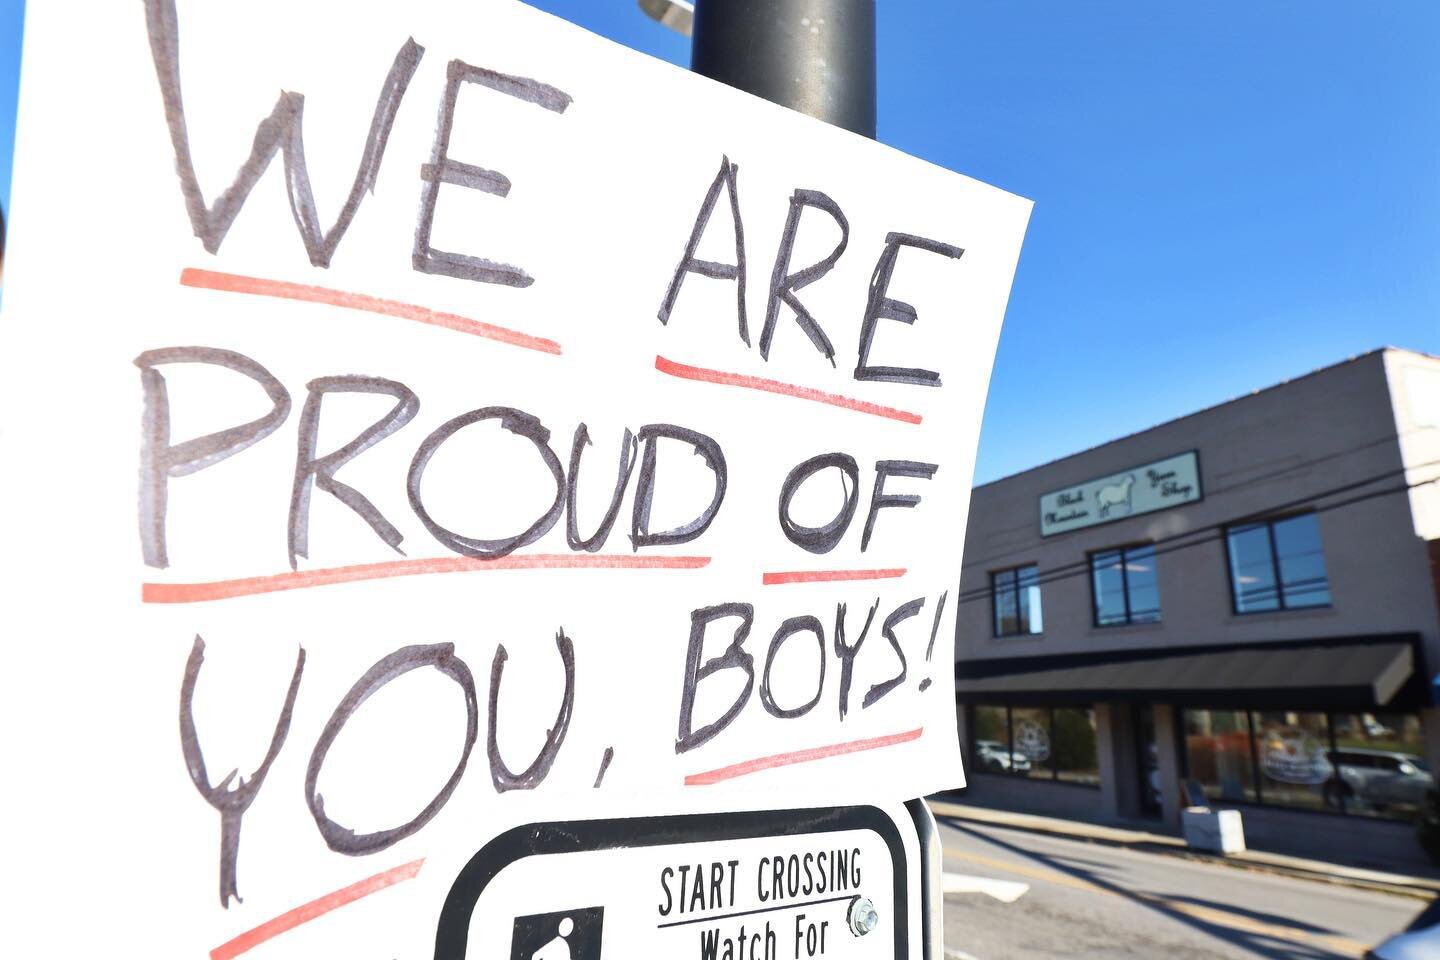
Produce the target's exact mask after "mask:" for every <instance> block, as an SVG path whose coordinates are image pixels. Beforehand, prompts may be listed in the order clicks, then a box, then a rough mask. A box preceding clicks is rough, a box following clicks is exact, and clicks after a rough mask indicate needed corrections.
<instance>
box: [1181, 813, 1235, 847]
mask: <svg viewBox="0 0 1440 960" xmlns="http://www.w3.org/2000/svg"><path fill="white" fill-rule="evenodd" d="M1180 820H1181V824H1182V825H1183V827H1184V829H1185V842H1186V843H1187V844H1189V845H1190V846H1191V847H1193V848H1194V849H1196V850H1208V851H1210V852H1211V853H1227V854H1228V853H1243V852H1244V851H1245V828H1244V825H1243V824H1242V823H1241V821H1240V811H1239V810H1211V809H1210V808H1209V807H1186V808H1185V809H1184V810H1183V811H1182V812H1181V814H1180Z"/></svg>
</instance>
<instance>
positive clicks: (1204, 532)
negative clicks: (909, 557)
mask: <svg viewBox="0 0 1440 960" xmlns="http://www.w3.org/2000/svg"><path fill="white" fill-rule="evenodd" d="M1432 466H1440V460H1431V461H1428V462H1426V463H1420V464H1415V465H1414V466H1411V467H1405V468H1402V469H1400V470H1391V471H1387V472H1385V473H1381V474H1376V475H1375V476H1373V477H1368V478H1366V479H1364V480H1359V481H1355V482H1353V483H1348V484H1344V485H1342V486H1338V487H1332V488H1331V489H1329V490H1323V491H1321V492H1319V493H1316V494H1312V495H1310V496H1307V497H1302V498H1297V499H1295V500H1291V501H1288V502H1286V503H1282V504H1277V505H1275V506H1271V507H1268V508H1266V509H1264V510H1259V511H1253V512H1251V513H1248V514H1244V515H1242V516H1240V517H1236V518H1234V519H1231V520H1226V521H1221V522H1219V523H1214V524H1210V525H1208V526H1204V527H1198V528H1196V529H1194V530H1187V531H1185V532H1184V533H1177V534H1173V535H1171V536H1169V537H1161V538H1160V539H1158V540H1154V541H1151V542H1152V544H1154V546H1155V551H1154V553H1155V556H1157V557H1159V556H1162V555H1164V554H1167V553H1174V552H1176V551H1178V550H1184V549H1187V548H1189V547H1198V546H1202V545H1205V544H1209V543H1217V542H1219V541H1220V540H1222V539H1223V538H1224V535H1225V531H1226V530H1227V529H1228V528H1230V527H1233V526H1236V525H1237V524H1242V523H1250V522H1255V521H1258V520H1263V519H1266V518H1267V517H1269V516H1271V515H1272V514H1274V513H1277V512H1280V511H1284V510H1288V509H1291V508H1293V507H1297V506H1303V505H1308V504H1311V503H1313V502H1315V501H1316V500H1320V499H1323V498H1325V497H1332V496H1335V495H1337V494H1341V493H1347V492H1349V491H1352V490H1356V489H1358V488H1360V487H1366V486H1369V485H1371V484H1373V483H1379V482H1380V481H1381V480H1386V479H1389V478H1391V477H1395V476H1399V475H1403V474H1405V473H1408V472H1410V471H1411V470H1419V469H1423V468H1425V467H1432ZM1436 482H1440V477H1432V478H1431V479H1429V480H1421V481H1418V482H1416V483H1407V484H1401V485H1399V486H1392V487H1385V488H1383V489H1381V490H1372V491H1369V492H1368V493H1364V494H1360V495H1358V496H1355V497H1351V498H1350V499H1348V500H1341V501H1337V502H1335V503H1329V504H1323V505H1320V506H1316V507H1314V508H1313V512H1314V513H1327V512H1329V511H1330V510H1337V509H1340V508H1341V507H1348V506H1353V505H1355V504H1357V503H1364V502H1365V501H1367V500H1373V499H1376V498H1378V497H1385V496H1390V495H1392V494H1396V493H1406V492H1408V491H1410V490H1413V489H1415V488H1416V487H1422V486H1426V485H1428V484H1432V483H1436ZM1162 545H1166V546H1162ZM1089 574H1090V558H1089V556H1086V557H1085V559H1083V560H1077V561H1074V562H1072V563H1067V564H1062V565H1061V566H1058V567H1052V568H1051V569H1050V570H1047V571H1044V572H1043V573H1041V574H1040V576H1038V577H1037V578H1036V579H1035V580H1032V581H1028V582H1027V584H1026V585H1027V586H1030V585H1034V586H1040V585H1043V584H1047V583H1057V582H1059V581H1061V580H1068V579H1070V578H1072V577H1078V576H1088V575H1089ZM992 593H993V590H992V588H991V586H990V585H989V584H986V585H985V586H984V587H976V588H973V589H971V590H969V591H966V592H962V593H960V594H957V596H956V602H957V603H973V602H974V601H976V600H983V599H989V598H990V596H991V595H992Z"/></svg>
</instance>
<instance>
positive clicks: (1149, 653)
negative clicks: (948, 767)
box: [956, 348, 1440, 864]
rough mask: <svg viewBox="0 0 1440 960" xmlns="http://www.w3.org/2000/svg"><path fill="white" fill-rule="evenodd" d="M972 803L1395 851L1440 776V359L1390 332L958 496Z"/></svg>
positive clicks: (960, 672)
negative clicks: (1212, 810)
mask: <svg viewBox="0 0 1440 960" xmlns="http://www.w3.org/2000/svg"><path fill="white" fill-rule="evenodd" d="M959 601H960V602H959V606H958V611H959V612H958V619H957V626H956V631H957V637H956V688H957V697H958V700H959V716H960V737H961V743H962V745H963V747H964V753H965V760H966V775H967V781H968V785H967V788H966V797H967V799H968V800H970V801H972V802H977V803H982V804H987V805H992V806H999V807H1004V808H1007V809H1014V810H1022V811H1027V812H1035V813H1046V814H1052V815H1059V816H1069V817H1075V818H1080V819H1087V820H1094V821H1100V822H1118V821H1136V820H1150V821H1152V822H1153V823H1155V824H1156V825H1157V826H1159V827H1164V828H1171V829H1178V827H1179V823H1180V812H1181V810H1182V809H1183V807H1184V806H1185V805H1186V804H1187V802H1189V800H1192V799H1195V798H1196V797H1197V796H1198V794H1200V793H1201V792H1203V793H1204V794H1205V795H1206V798H1207V799H1208V802H1209V803H1210V805H1211V806H1212V807H1217V808H1234V809H1239V810H1241V811H1242V813H1243V820H1244V826H1245V832H1246V836H1247V840H1248V841H1249V843H1250V844H1251V845H1252V846H1255V847H1259V848H1267V849H1272V850H1277V851H1281V852H1290V853H1296V854H1301V855H1307V856H1322V857H1323V856H1329V855H1334V856H1340V857H1347V858H1351V859H1364V860H1369V861H1372V862H1386V863H1391V864H1403V863H1405V862H1417V861H1420V860H1423V856H1424V855H1423V853H1422V852H1421V850H1420V848H1419V846H1418V845H1417V843H1416V841H1415V835H1414V826H1413V822H1414V818H1415V816H1416V814H1417V813H1418V811H1419V809H1420V807H1421V804H1422V803H1423V798H1424V795H1425V792H1426V790H1428V789H1429V788H1431V787H1433V786H1434V784H1435V777H1434V774H1433V773H1432V771H1435V770H1440V711H1437V709H1436V707H1435V704H1436V702H1437V699H1436V690H1435V684H1434V678H1435V677H1436V673H1437V671H1440V358H1436V357H1431V356H1427V355H1424V354H1419V353H1414V352H1411V351H1405V350H1398V349H1393V348H1386V349H1382V350H1377V351H1374V352H1371V353H1368V354H1365V355H1363V356H1361V357H1357V358H1352V359H1351V360H1348V361H1346V362H1343V363H1339V364H1336V365H1334V366H1330V367H1326V368H1324V369H1321V370H1318V371H1315V372H1313V373H1310V374H1307V375H1305V376H1301V377H1298V378H1296V379H1294V380H1291V381H1287V382H1285V383H1282V384H1279V385H1277V386H1275V387H1271V388H1269V389H1266V390H1261V391H1257V392H1256V393H1254V394H1251V395H1249V396H1245V397H1241V398H1238V399H1235V400H1232V401H1229V402H1227V403H1223V404H1220V405H1218V406H1215V407H1211V408H1209V409H1206V410H1203V411H1200V412H1199V413H1195V414H1192V415H1190V416H1186V417H1182V418H1180V419H1178V420H1174V421H1171V422H1169V423H1165V424H1162V425H1160V426H1157V427H1154V428H1152V429H1150V430H1146V431H1144V432H1142V433H1137V434H1134V435H1131V436H1128V437H1125V438H1123V439H1120V440H1116V441H1113V442H1111V443H1107V444H1104V445H1102V446H1099V447H1095V448H1093V449H1090V450H1086V451H1083V452H1081V453H1077V454H1075V455H1073V456H1069V457H1065V458H1063V459H1061V460H1057V461H1054V462H1052V463H1048V464H1045V465H1043V466H1040V467H1036V468H1035V469H1032V470H1028V471H1025V472H1023V473H1020V474H1017V475H1014V476H1011V477H1007V478H1005V479H1002V480H998V481H995V482H993V483H989V484H986V485H984V486H980V487H977V488H975V490H974V492H973V494H972V499H971V505H970V520H969V524H968V529H967V532H966V541H965V555H964V568H963V573H962V579H961V584H960V590H959Z"/></svg>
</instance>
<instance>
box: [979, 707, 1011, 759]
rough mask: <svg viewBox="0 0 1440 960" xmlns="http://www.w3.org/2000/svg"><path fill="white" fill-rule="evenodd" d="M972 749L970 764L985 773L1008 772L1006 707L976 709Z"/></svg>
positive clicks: (1008, 748) (1007, 711)
mask: <svg viewBox="0 0 1440 960" xmlns="http://www.w3.org/2000/svg"><path fill="white" fill-rule="evenodd" d="M973 716H974V718H975V730H974V740H973V743H974V747H973V749H972V750H971V754H972V755H971V757H970V763H971V764H972V766H973V768H974V769H975V770H979V771H983V772H985V773H1009V772H1010V711H1009V709H1008V708H1006V707H976V708H975V712H974V714H973Z"/></svg>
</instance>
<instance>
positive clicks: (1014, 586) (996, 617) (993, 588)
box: [990, 563, 1044, 640]
mask: <svg viewBox="0 0 1440 960" xmlns="http://www.w3.org/2000/svg"><path fill="white" fill-rule="evenodd" d="M1031 569H1033V570H1034V571H1035V583H1034V586H1035V587H1037V588H1038V587H1039V586H1040V566H1039V565H1038V564H1034V563H1022V564H1020V565H1019V566H1018V567H1006V568H1005V569H1004V570H991V571H990V632H991V634H993V636H994V638H995V639H996V640H1001V639H1004V638H1006V637H1037V636H1039V635H1040V634H1042V633H1043V632H1044V631H1043V630H1030V629H1028V627H1029V623H1030V622H1031V621H1030V620H1027V621H1026V624H1025V625H1024V626H1023V627H1022V626H1021V623H1020V591H1021V590H1022V589H1023V587H1022V586H1021V583H1020V572H1021V571H1022V570H1031ZM1006 574H1011V575H1012V577H1013V582H1012V583H1011V584H1010V586H1009V587H1007V588H1006V589H1007V590H1011V591H1014V594H1015V629H1014V630H1012V631H1010V632H1009V633H1005V632H1002V631H1001V629H1000V589H999V588H998V587H997V585H996V584H997V581H998V580H999V578H1000V577H1003V576H1005V575H1006ZM1041 605H1042V606H1041V609H1042V611H1043V609H1044V606H1043V605H1044V598H1043V596H1042V597H1041ZM1042 618H1043V612H1042ZM1032 619H1033V618H1032Z"/></svg>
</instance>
